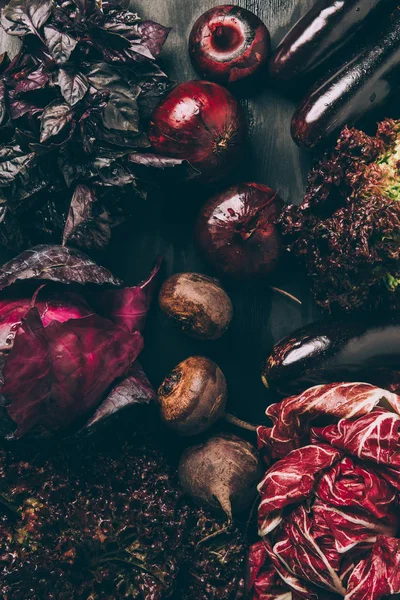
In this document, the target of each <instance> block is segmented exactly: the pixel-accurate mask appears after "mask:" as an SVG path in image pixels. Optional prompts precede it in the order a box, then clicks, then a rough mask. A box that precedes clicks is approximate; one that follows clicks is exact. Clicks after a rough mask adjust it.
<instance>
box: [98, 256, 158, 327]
mask: <svg viewBox="0 0 400 600" xmlns="http://www.w3.org/2000/svg"><path fill="white" fill-rule="evenodd" d="M160 267H161V260H159V261H158V262H157V264H156V266H155V267H154V269H153V271H152V272H151V274H150V276H149V277H148V278H147V279H146V281H143V282H142V283H140V284H139V285H137V286H133V287H125V288H120V289H118V290H112V289H108V290H101V291H100V292H97V293H96V295H95V297H94V298H93V303H94V305H95V306H96V309H97V310H98V312H99V313H100V314H102V315H104V316H106V317H107V318H108V319H111V320H112V321H113V322H114V323H116V324H117V325H120V326H121V327H125V328H127V329H128V330H129V331H136V330H138V331H141V332H142V331H143V329H144V327H145V325H146V319H147V315H148V312H149V308H150V305H151V301H152V299H153V296H154V291H155V286H156V283H157V275H158V273H159V271H160Z"/></svg>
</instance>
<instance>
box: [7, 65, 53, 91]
mask: <svg viewBox="0 0 400 600" xmlns="http://www.w3.org/2000/svg"><path fill="white" fill-rule="evenodd" d="M48 82H49V76H48V75H47V73H45V72H44V68H43V65H41V66H40V67H39V68H38V69H36V70H34V71H31V72H30V73H28V75H27V76H26V77H25V79H21V80H19V81H18V83H17V85H16V86H15V91H16V92H17V93H18V94H21V93H25V92H33V91H34V90H41V89H43V88H44V87H46V85H47V83H48Z"/></svg>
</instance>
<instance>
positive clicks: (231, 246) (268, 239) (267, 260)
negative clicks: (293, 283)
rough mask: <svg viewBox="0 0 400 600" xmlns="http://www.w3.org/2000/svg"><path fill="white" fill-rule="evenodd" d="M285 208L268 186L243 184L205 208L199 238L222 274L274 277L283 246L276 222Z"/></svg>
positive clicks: (198, 231)
mask: <svg viewBox="0 0 400 600" xmlns="http://www.w3.org/2000/svg"><path fill="white" fill-rule="evenodd" d="M282 206H283V202H282V200H281V199H280V198H279V197H278V195H277V194H276V193H275V192H274V191H273V190H271V188H269V187H267V186H266V185H261V184H257V183H242V184H238V185H234V186H232V187H230V188H228V189H227V190H225V191H223V192H222V193H220V194H217V195H216V196H214V197H213V198H211V199H210V200H209V201H208V202H206V204H205V205H204V206H203V208H202V210H201V213H200V216H199V218H198V221H197V225H196V232H195V237H196V241H197V244H198V246H199V248H200V250H201V251H202V254H203V255H204V257H205V258H206V260H207V261H208V262H209V263H210V264H211V266H212V267H213V268H214V269H215V270H216V271H217V272H219V273H220V274H221V275H225V276H226V275H229V276H234V277H257V276H267V275H270V274H271V273H272V272H273V271H274V270H275V269H276V267H277V266H278V262H279V260H280V258H281V254H282V245H281V239H280V236H279V233H278V231H277V228H276V225H275V221H276V219H277V217H278V216H279V213H280V211H281V208H282Z"/></svg>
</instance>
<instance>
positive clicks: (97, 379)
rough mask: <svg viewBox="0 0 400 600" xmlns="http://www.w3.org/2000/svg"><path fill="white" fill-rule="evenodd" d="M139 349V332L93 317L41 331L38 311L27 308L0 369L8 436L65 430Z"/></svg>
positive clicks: (94, 402) (91, 405) (93, 404)
mask: <svg viewBox="0 0 400 600" xmlns="http://www.w3.org/2000/svg"><path fill="white" fill-rule="evenodd" d="M142 347H143V340H142V337H141V335H140V333H139V332H135V333H133V334H131V333H129V332H127V331H125V330H123V329H121V328H119V327H116V326H115V325H114V324H113V323H112V322H111V321H108V320H107V319H103V318H102V317H99V316H98V315H90V316H87V317H84V318H81V319H72V320H69V321H67V322H64V323H59V322H57V321H52V322H51V323H50V324H49V325H48V326H47V327H46V328H45V327H44V326H43V323H42V321H41V319H40V315H39V312H38V310H37V309H36V308H32V309H30V310H29V312H28V313H27V315H26V316H25V318H24V319H23V321H22V327H21V329H20V330H19V331H18V333H17V336H16V338H15V341H14V345H13V347H12V349H11V351H10V353H9V355H8V358H7V362H6V364H5V367H4V370H3V377H4V386H3V389H2V394H3V396H4V398H5V399H6V406H7V412H8V415H9V416H10V418H11V419H12V420H13V421H14V422H15V423H16V426H17V427H16V431H15V432H14V434H13V437H14V438H20V437H23V436H24V435H25V434H27V433H28V432H30V431H31V430H37V431H39V432H41V433H42V432H54V431H57V430H59V429H65V428H66V427H68V426H69V425H70V424H72V423H73V422H74V421H76V420H77V419H78V418H79V417H82V416H84V415H86V414H88V413H89V412H90V411H91V410H93V409H94V408H96V406H97V405H98V403H99V401H100V399H101V398H102V396H103V395H104V393H105V392H106V390H107V389H108V388H109V386H110V385H111V384H112V382H113V381H114V380H115V379H116V378H118V377H121V376H122V375H124V373H126V372H127V370H128V369H129V366H130V365H131V364H132V363H133V362H134V360H135V359H136V358H137V356H138V355H139V353H140V351H141V350H142Z"/></svg>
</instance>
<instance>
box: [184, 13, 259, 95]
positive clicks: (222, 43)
mask: <svg viewBox="0 0 400 600" xmlns="http://www.w3.org/2000/svg"><path fill="white" fill-rule="evenodd" d="M270 46H271V39H270V35H269V31H268V29H267V28H266V26H265V25H264V23H263V22H262V21H261V20H260V19H259V18H258V17H257V16H256V15H255V14H254V13H252V12H250V11H249V10H246V9H245V8H241V7H240V6H232V5H224V6H217V7H215V8H212V9H211V10H208V11H207V12H205V13H204V14H203V15H201V17H200V18H199V19H198V20H197V21H196V23H195V24H194V25H193V29H192V31H191V33H190V39H189V53H190V58H191V60H192V63H193V66H194V68H195V69H196V70H197V71H198V72H199V73H200V74H201V75H202V76H203V77H206V78H207V79H211V80H212V81H218V82H219V83H223V84H227V83H234V82H236V81H239V80H243V79H247V78H249V77H251V76H253V75H255V74H256V73H259V72H260V71H261V69H262V68H263V67H264V66H265V65H266V63H267V60H268V57H269V52H270Z"/></svg>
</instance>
